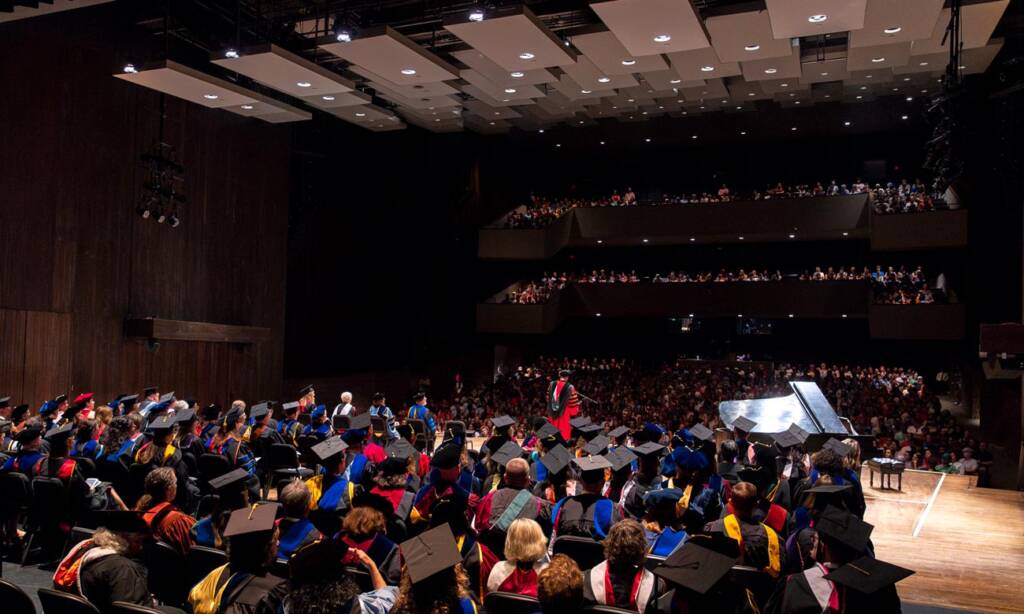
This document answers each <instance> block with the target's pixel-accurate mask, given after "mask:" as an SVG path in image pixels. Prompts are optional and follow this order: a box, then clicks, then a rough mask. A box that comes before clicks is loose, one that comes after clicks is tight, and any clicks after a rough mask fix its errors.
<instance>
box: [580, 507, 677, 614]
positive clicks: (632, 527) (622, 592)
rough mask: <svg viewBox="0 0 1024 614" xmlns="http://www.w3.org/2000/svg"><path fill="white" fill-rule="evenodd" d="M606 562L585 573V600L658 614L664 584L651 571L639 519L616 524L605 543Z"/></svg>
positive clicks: (642, 613) (641, 613)
mask: <svg viewBox="0 0 1024 614" xmlns="http://www.w3.org/2000/svg"><path fill="white" fill-rule="evenodd" d="M603 545H604V554H605V560H603V561H601V562H600V563H598V564H597V565H595V566H594V567H592V568H591V569H588V570H587V571H585V572H584V579H583V598H584V600H586V601H587V602H589V603H597V604H600V605H611V606H615V607H618V608H622V609H624V610H630V611H633V612H639V613H640V614H644V613H645V612H654V611H655V609H656V605H657V600H658V596H659V595H660V594H661V593H663V592H664V588H665V587H664V582H663V581H662V580H661V579H660V578H658V577H656V576H655V575H654V574H653V573H651V572H650V571H648V570H647V569H646V568H645V566H644V563H645V561H646V558H647V548H646V546H647V542H646V541H645V540H644V529H643V527H642V526H640V523H638V522H637V521H635V520H632V519H626V520H623V521H621V522H618V523H616V524H615V525H614V526H613V527H612V528H611V530H610V531H609V533H608V536H607V538H606V539H605V540H604V544H603Z"/></svg>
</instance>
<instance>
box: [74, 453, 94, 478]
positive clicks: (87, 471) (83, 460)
mask: <svg viewBox="0 0 1024 614" xmlns="http://www.w3.org/2000/svg"><path fill="white" fill-rule="evenodd" d="M75 463H76V464H77V465H78V470H79V471H80V472H82V477H83V478H85V479H89V478H94V477H96V461H94V460H93V459H91V458H88V457H85V456H76V457H75Z"/></svg>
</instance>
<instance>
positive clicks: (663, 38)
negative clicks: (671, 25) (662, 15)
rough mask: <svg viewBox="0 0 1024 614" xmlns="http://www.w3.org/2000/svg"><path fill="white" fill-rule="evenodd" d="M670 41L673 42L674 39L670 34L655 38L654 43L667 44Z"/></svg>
mask: <svg viewBox="0 0 1024 614" xmlns="http://www.w3.org/2000/svg"><path fill="white" fill-rule="evenodd" d="M670 40H672V37H671V36H669V35H668V34H659V35H657V36H655V37H654V42H656V43H667V42H669V41H670Z"/></svg>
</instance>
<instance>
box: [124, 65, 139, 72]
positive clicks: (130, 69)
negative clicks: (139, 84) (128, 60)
mask: <svg viewBox="0 0 1024 614" xmlns="http://www.w3.org/2000/svg"><path fill="white" fill-rule="evenodd" d="M124 72H126V73H128V74H135V73H137V72H139V71H138V70H136V68H135V64H125V65H124Z"/></svg>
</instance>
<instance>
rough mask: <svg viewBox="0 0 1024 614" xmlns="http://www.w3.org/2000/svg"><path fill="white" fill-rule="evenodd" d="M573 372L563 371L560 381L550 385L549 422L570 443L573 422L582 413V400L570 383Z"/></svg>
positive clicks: (560, 374) (559, 373)
mask: <svg viewBox="0 0 1024 614" xmlns="http://www.w3.org/2000/svg"><path fill="white" fill-rule="evenodd" d="M570 375H571V372H570V371H569V370H568V369H562V370H560V371H559V372H558V379H557V380H555V381H553V382H551V384H549V385H548V395H547V399H548V401H547V403H548V420H549V421H550V422H551V424H554V425H555V427H556V428H558V431H559V432H560V433H561V434H562V439H564V440H566V441H569V439H570V438H571V437H572V425H571V424H570V420H572V419H573V418H574V417H575V416H576V414H578V413H579V411H580V398H579V394H578V393H577V392H576V388H575V387H574V386H573V385H572V384H570V383H569V376H570Z"/></svg>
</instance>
